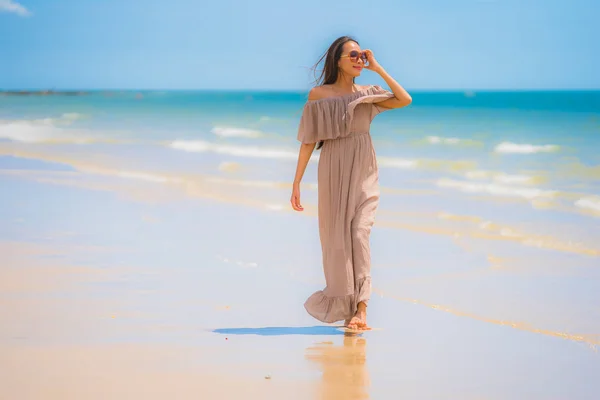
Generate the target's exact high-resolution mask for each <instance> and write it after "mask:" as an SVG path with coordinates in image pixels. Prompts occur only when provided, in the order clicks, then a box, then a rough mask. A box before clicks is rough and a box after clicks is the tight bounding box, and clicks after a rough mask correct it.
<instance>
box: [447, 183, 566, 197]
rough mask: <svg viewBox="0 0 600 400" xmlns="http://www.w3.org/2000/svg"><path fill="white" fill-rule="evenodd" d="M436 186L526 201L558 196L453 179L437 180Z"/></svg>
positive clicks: (540, 191)
mask: <svg viewBox="0 0 600 400" xmlns="http://www.w3.org/2000/svg"><path fill="white" fill-rule="evenodd" d="M436 184H437V186H439V187H446V188H452V189H458V190H460V191H462V192H466V193H484V194H491V195H493V196H501V197H520V198H525V199H527V200H535V199H540V198H542V199H543V198H554V197H555V196H556V195H558V192H557V191H553V190H542V189H537V188H524V187H515V186H507V185H498V184H495V183H475V182H468V181H457V180H453V179H439V180H438V181H437V183H436Z"/></svg>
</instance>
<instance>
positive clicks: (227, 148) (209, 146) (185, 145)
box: [169, 140, 316, 160]
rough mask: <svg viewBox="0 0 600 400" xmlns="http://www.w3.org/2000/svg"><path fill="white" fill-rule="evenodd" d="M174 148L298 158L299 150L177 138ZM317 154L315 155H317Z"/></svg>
mask: <svg viewBox="0 0 600 400" xmlns="http://www.w3.org/2000/svg"><path fill="white" fill-rule="evenodd" d="M169 147H171V148H172V149H175V150H182V151H187V152H194V153H206V152H210V153H216V154H223V155H228V156H235V157H251V158H268V159H284V160H297V159H298V152H297V151H292V150H287V149H276V148H268V147H259V146H232V145H225V144H216V143H210V142H205V141H202V140H175V141H173V142H171V144H170V145H169ZM315 156H316V155H313V157H315Z"/></svg>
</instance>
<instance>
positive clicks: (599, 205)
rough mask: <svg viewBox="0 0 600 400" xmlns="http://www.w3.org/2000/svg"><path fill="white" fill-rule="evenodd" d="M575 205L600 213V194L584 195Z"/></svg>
mask: <svg viewBox="0 0 600 400" xmlns="http://www.w3.org/2000/svg"><path fill="white" fill-rule="evenodd" d="M575 206H577V207H579V208H583V209H585V210H588V211H593V212H595V213H600V196H586V197H582V198H580V199H579V200H577V201H576V202H575Z"/></svg>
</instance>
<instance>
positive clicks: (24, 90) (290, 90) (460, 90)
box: [0, 87, 600, 94]
mask: <svg viewBox="0 0 600 400" xmlns="http://www.w3.org/2000/svg"><path fill="white" fill-rule="evenodd" d="M405 89H406V90H407V91H410V92H438V93H439V92H448V93H486V92H487V93H490V92H597V91H600V87H599V88H479V89H472V88H412V89H411V88H405ZM308 90H310V89H297V88H296V89H293V88H283V89H274V88H44V89H40V88H19V89H4V88H0V93H5V94H6V93H15V94H18V93H34V94H43V93H73V92H115V91H119V92H136V91H138V92H149V91H152V92H159V91H160V92H163V91H164V92H237V93H240V92H254V93H256V92H268V93H306V92H307V91H308Z"/></svg>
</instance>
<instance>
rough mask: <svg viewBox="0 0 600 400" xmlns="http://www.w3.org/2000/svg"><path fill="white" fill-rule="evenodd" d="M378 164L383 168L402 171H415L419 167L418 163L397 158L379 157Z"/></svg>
mask: <svg viewBox="0 0 600 400" xmlns="http://www.w3.org/2000/svg"><path fill="white" fill-rule="evenodd" d="M377 163H378V164H379V166H381V167H390V168H400V169H415V168H417V166H418V161H415V160H407V159H403V158H395V157H378V158H377Z"/></svg>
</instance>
